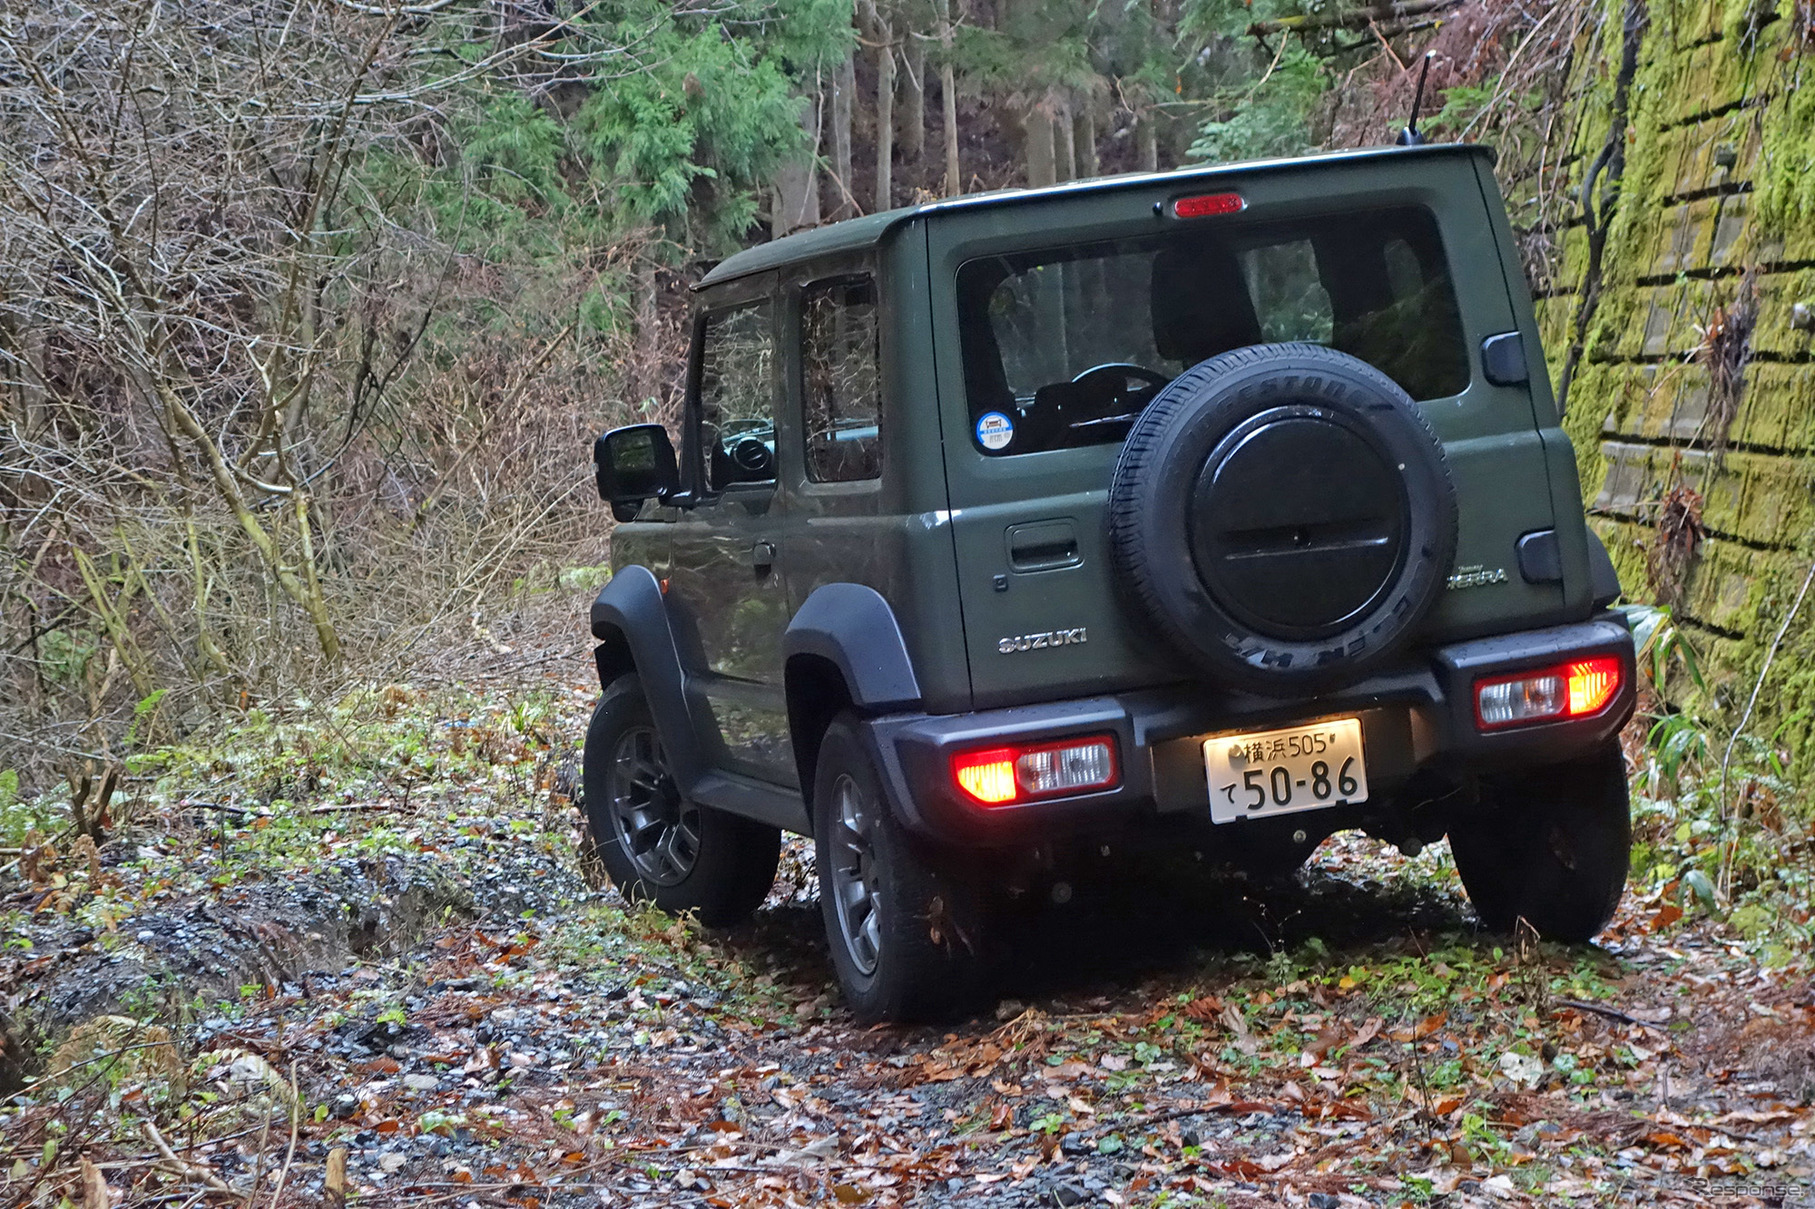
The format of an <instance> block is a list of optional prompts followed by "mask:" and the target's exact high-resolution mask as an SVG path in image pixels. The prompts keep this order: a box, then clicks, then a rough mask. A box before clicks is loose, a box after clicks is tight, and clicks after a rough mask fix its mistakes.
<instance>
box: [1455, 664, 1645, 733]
mask: <svg viewBox="0 0 1815 1209" xmlns="http://www.w3.org/2000/svg"><path fill="white" fill-rule="evenodd" d="M1619 689H1620V661H1619V660H1618V659H1616V658H1614V657H1612V656H1610V655H1603V656H1597V657H1596V658H1593V659H1579V660H1577V661H1576V662H1574V663H1565V664H1562V665H1560V666H1558V667H1550V668H1543V669H1541V670H1538V671H1531V672H1522V673H1520V674H1519V675H1517V676H1503V677H1500V678H1498V679H1495V680H1483V681H1479V682H1478V683H1476V685H1475V725H1476V726H1477V727H1478V728H1479V729H1481V730H1499V729H1500V728H1502V727H1507V726H1524V725H1529V724H1531V723H1534V722H1555V721H1559V720H1561V719H1565V718H1586V717H1590V716H1591V715H1594V714H1598V713H1600V712H1601V711H1602V710H1604V709H1606V708H1607V703H1608V702H1610V701H1612V700H1613V697H1614V694H1615V693H1617V692H1619Z"/></svg>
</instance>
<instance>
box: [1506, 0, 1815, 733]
mask: <svg viewBox="0 0 1815 1209" xmlns="http://www.w3.org/2000/svg"><path fill="white" fill-rule="evenodd" d="M1781 2H1782V4H1783V5H1784V7H1783V8H1782V10H1781V11H1780V10H1779V9H1778V8H1777V7H1775V6H1774V5H1773V3H1772V0H1729V2H1728V3H1725V4H1721V3H1707V2H1706V0H1703V2H1699V3H1677V4H1670V3H1668V2H1666V0H1648V2H1641V0H1613V2H1612V3H1611V4H1610V5H1609V7H1608V11H1607V12H1606V14H1605V20H1604V22H1603V25H1602V28H1601V32H1600V34H1599V35H1598V44H1597V45H1596V46H1593V47H1589V48H1586V51H1587V53H1585V54H1583V55H1582V56H1581V57H1580V58H1579V60H1578V61H1579V62H1580V63H1582V64H1583V65H1584V66H1583V68H1582V69H1580V71H1579V72H1578V74H1580V75H1581V76H1582V83H1581V86H1580V87H1579V88H1577V89H1574V90H1572V92H1573V97H1572V106H1573V108H1574V110H1575V114H1574V119H1575V120H1574V121H1573V122H1572V123H1571V125H1572V130H1571V132H1570V133H1569V135H1568V136H1566V137H1567V139H1568V142H1569V145H1568V146H1566V147H1561V148H1559V149H1558V152H1559V154H1558V161H1559V163H1560V164H1561V167H1560V169H1559V174H1560V176H1561V178H1562V181H1563V184H1562V185H1561V187H1563V188H1566V189H1568V190H1569V193H1570V197H1571V204H1570V205H1569V206H1567V207H1566V212H1567V213H1569V214H1571V215H1572V217H1571V218H1570V220H1569V225H1568V226H1567V228H1566V230H1565V231H1564V233H1563V239H1562V267H1561V270H1560V271H1559V272H1557V273H1555V274H1554V276H1553V281H1554V283H1555V284H1554V287H1553V289H1552V290H1551V291H1550V292H1548V294H1547V296H1545V297H1543V298H1541V299H1540V301H1539V315H1540V321H1541V324H1542V326H1543V330H1544V335H1545V342H1546V347H1547V349H1548V350H1549V354H1550V356H1551V359H1552V371H1553V375H1554V376H1556V377H1557V378H1559V379H1564V378H1567V386H1566V407H1567V414H1566V419H1565V426H1566V427H1567V428H1568V430H1569V433H1570V435H1571V437H1572V438H1573V440H1574V442H1575V445H1576V450H1577V456H1578V457H1579V459H1580V464H1581V470H1582V483H1583V490H1584V498H1585V500H1586V502H1587V504H1588V506H1589V508H1590V512H1591V516H1592V518H1593V523H1594V524H1595V526H1596V528H1597V529H1598V530H1599V531H1600V533H1601V535H1602V537H1603V538H1604V539H1605V540H1606V542H1607V546H1608V549H1609V551H1610V552H1611V553H1612V554H1613V557H1614V562H1615V564H1616V565H1617V566H1618V568H1619V571H1620V578H1621V581H1622V582H1623V583H1624V584H1625V586H1626V589H1627V593H1628V595H1631V596H1635V597H1638V598H1641V599H1662V600H1664V601H1665V602H1666V603H1669V604H1671V605H1672V607H1673V609H1674V610H1675V614H1676V617H1677V619H1678V621H1679V623H1680V624H1681V625H1682V627H1683V630H1684V632H1685V633H1686V634H1687V635H1688V636H1689V638H1690V640H1691V643H1692V644H1693V645H1694V646H1695V647H1696V648H1697V650H1699V651H1700V652H1701V654H1702V656H1703V660H1704V663H1705V664H1706V665H1707V669H1708V671H1709V673H1710V681H1711V683H1710V689H1709V692H1710V695H1711V697H1712V699H1713V704H1715V705H1717V706H1718V707H1719V708H1720V709H1721V710H1722V711H1723V712H1725V713H1727V714H1728V716H1729V720H1732V718H1733V717H1735V716H1736V715H1737V714H1738V712H1739V711H1740V710H1741V709H1742V708H1743V707H1744V703H1745V700H1746V698H1747V697H1748V696H1749V695H1750V694H1751V692H1752V689H1753V685H1754V683H1755V682H1756V681H1757V678H1758V675H1759V672H1760V670H1761V668H1762V667H1763V664H1764V659H1765V652H1766V649H1767V647H1768V646H1769V645H1770V643H1771V642H1772V640H1773V638H1774V637H1775V636H1776V634H1777V632H1778V630H1779V628H1780V627H1781V626H1782V623H1783V620H1784V617H1785V615H1786V613H1787V612H1788V610H1789V609H1790V607H1791V602H1792V601H1793V599H1794V598H1795V596H1796V594H1797V591H1798V589H1799V588H1800V587H1801V586H1802V583H1803V580H1804V577H1805V575H1806V574H1807V572H1808V569H1809V565H1810V559H1811V557H1815V473H1812V472H1815V360H1812V358H1811V348H1812V344H1811V333H1810V332H1809V331H1807V330H1803V329H1804V328H1805V327H1806V326H1807V325H1808V324H1809V323H1810V322H1811V321H1815V40H1812V39H1811V37H1810V31H1809V20H1810V15H1809V8H1808V6H1809V4H1810V0H1797V4H1798V7H1797V8H1796V9H1795V10H1792V9H1790V8H1789V5H1790V3H1791V0H1781ZM1623 38H1624V39H1627V40H1630V41H1631V42H1633V43H1634V44H1635V45H1636V47H1637V52H1638V53H1637V55H1636V58H1635V59H1633V60H1632V65H1633V68H1634V69H1633V70H1632V71H1631V72H1630V78H1629V79H1627V80H1625V81H1622V80H1621V79H1620V75H1621V73H1620V71H1619V64H1620V50H1621V46H1622V39H1623ZM1622 83H1624V84H1625V85H1626V86H1625V87H1624V88H1622V87H1621V85H1622ZM1621 126H1623V127H1624V130H1623V132H1622V131H1621V130H1620V128H1621ZM1553 184H1554V182H1553ZM1584 186H1586V187H1587V188H1586V194H1584ZM1584 196H1585V197H1586V205H1584V204H1583V199H1584ZM1515 200H1516V199H1515ZM1597 234H1599V235H1600V236H1602V238H1601V239H1600V240H1599V241H1598V242H1599V243H1600V246H1599V247H1598V249H1597V247H1596V246H1595V245H1596V243H1597V240H1596V238H1595V237H1596V235H1597ZM1597 252H1598V255H1597ZM1805 709H1807V710H1810V711H1811V712H1812V713H1815V599H1812V600H1810V601H1807V602H1805V603H1804V605H1803V611H1802V612H1801V613H1799V614H1798V615H1797V618H1796V620H1795V622H1794V623H1793V625H1792V627H1791V629H1790V630H1789V632H1788V636H1787V639H1786V642H1785V644H1784V646H1783V649H1782V650H1781V651H1780V652H1779V653H1778V655H1777V657H1776V659H1775V660H1774V661H1773V663H1772V664H1771V670H1770V674H1769V676H1768V678H1767V681H1766V691H1765V692H1764V693H1762V694H1761V696H1760V712H1761V714H1762V717H1763V724H1764V728H1765V733H1767V734H1769V733H1770V732H1771V730H1772V729H1773V728H1774V726H1775V725H1776V723H1778V722H1781V721H1782V720H1784V719H1791V718H1794V717H1795V715H1797V713H1798V712H1799V711H1802V710H1805ZM1754 729H1757V728H1756V727H1755V728H1754ZM1812 731H1815V727H1811V725H1810V724H1809V722H1808V720H1806V719H1805V720H1803V721H1800V722H1792V723H1791V732H1792V733H1793V734H1794V736H1795V737H1796V739H1797V740H1798V742H1797V747H1798V748H1799V750H1801V751H1802V752H1803V753H1804V756H1803V759H1802V762H1804V763H1807V762H1808V761H1809V760H1810V759H1812V758H1815V752H1812V751H1811V744H1810V743H1809V739H1810V737H1811V732H1812Z"/></svg>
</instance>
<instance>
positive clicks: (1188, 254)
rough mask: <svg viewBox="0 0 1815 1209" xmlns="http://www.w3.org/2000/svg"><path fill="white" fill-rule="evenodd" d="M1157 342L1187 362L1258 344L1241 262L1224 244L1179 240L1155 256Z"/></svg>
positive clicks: (1160, 348)
mask: <svg viewBox="0 0 1815 1209" xmlns="http://www.w3.org/2000/svg"><path fill="white" fill-rule="evenodd" d="M1150 305H1151V306H1152V308H1153V346H1154V351H1156V352H1158V353H1159V354H1160V356H1162V357H1167V358H1170V359H1171V360H1174V361H1179V362H1182V363H1183V364H1185V365H1187V366H1191V365H1196V364H1197V363H1198V362H1199V361H1207V360H1209V359H1210V358H1211V357H1214V356H1216V355H1217V354H1218V353H1226V352H1228V351H1229V350H1230V349H1235V348H1244V347H1246V346H1247V345H1250V344H1259V343H1260V340H1261V332H1260V321H1259V320H1258V319H1256V318H1255V317H1254V303H1253V301H1252V300H1251V299H1250V298H1249V297H1248V281H1247V278H1246V277H1244V276H1243V275H1242V268H1241V262H1240V261H1238V260H1236V258H1235V254H1234V253H1233V252H1231V251H1229V249H1227V248H1225V247H1224V246H1223V245H1222V244H1220V243H1213V242H1210V241H1208V240H1205V241H1193V242H1190V243H1185V242H1182V241H1181V242H1178V243H1175V244H1173V245H1172V246H1170V247H1167V248H1164V249H1162V250H1161V251H1160V252H1159V253H1157V254H1156V255H1155V256H1154V258H1153V283H1152V289H1151V291H1150Z"/></svg>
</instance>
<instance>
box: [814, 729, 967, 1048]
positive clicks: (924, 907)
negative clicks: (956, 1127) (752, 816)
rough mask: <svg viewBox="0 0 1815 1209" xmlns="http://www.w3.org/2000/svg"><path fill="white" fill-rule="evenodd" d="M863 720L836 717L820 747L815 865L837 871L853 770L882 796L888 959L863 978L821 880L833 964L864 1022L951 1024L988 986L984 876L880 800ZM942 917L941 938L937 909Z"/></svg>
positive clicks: (879, 853) (880, 850)
mask: <svg viewBox="0 0 1815 1209" xmlns="http://www.w3.org/2000/svg"><path fill="white" fill-rule="evenodd" d="M858 727H859V720H858V718H857V715H855V714H854V713H852V712H851V711H848V710H847V711H845V712H844V713H842V714H840V715H839V716H838V717H837V718H835V719H833V721H832V723H831V725H830V726H829V727H827V729H826V733H825V737H824V739H823V740H822V741H821V743H820V747H819V764H818V767H817V768H816V769H815V776H814V794H813V801H814V809H813V840H814V852H815V858H816V861H815V863H816V865H817V867H818V868H819V869H820V870H821V871H822V873H821V876H822V878H823V877H824V876H825V873H824V871H825V870H826V869H828V868H829V864H828V857H829V845H830V834H829V832H830V828H829V813H830V809H831V805H830V803H831V800H832V787H833V786H834V785H835V784H836V782H837V778H838V775H839V773H840V772H849V773H851V774H852V775H853V777H854V778H855V779H856V780H857V781H858V782H859V787H860V788H862V789H863V790H864V791H865V792H866V793H871V794H873V795H875V799H876V808H877V819H878V823H877V828H878V833H879V834H878V837H877V839H878V840H879V841H880V842H879V843H877V844H875V845H874V846H873V851H874V853H875V856H876V857H877V858H878V861H879V862H885V870H884V876H885V882H884V885H885V890H884V896H883V902H882V904H881V910H882V915H883V921H882V929H883V936H882V954H881V957H880V959H879V961H878V963H877V969H876V972H875V973H874V974H873V975H871V976H869V977H867V978H866V977H865V976H863V975H862V974H861V973H860V972H858V971H857V969H856V966H855V965H854V964H853V963H852V962H851V961H850V960H849V958H848V957H847V956H846V954H845V952H844V941H843V938H842V937H841V935H840V933H839V928H838V918H837V913H836V908H835V907H834V906H833V905H832V900H831V896H830V894H829V893H828V891H827V890H826V888H825V883H824V882H823V881H822V882H821V889H820V912H821V916H822V918H823V920H824V922H825V928H826V941H827V944H828V946H829V947H830V949H831V954H832V965H833V968H834V969H835V971H836V972H837V974H838V980H839V984H840V986H841V988H842V989H843V991H844V995H845V1000H846V1002H847V1003H848V1004H849V1005H850V1008H851V1011H852V1014H853V1015H855V1016H856V1017H857V1019H858V1021H859V1022H860V1023H863V1024H875V1023H883V1022H887V1023H909V1022H939V1021H946V1020H951V1019H953V1018H955V1017H958V1016H961V1015H963V1014H964V1013H966V1012H968V1011H969V1010H971V1009H972V1008H973V1007H974V1006H975V1005H976V1004H977V1002H978V1000H979V997H980V996H981V994H982V993H983V990H984V985H985V972H986V970H987V968H988V961H987V951H988V944H989V932H990V929H989V927H988V919H987V911H986V908H985V904H984V900H983V893H982V888H981V879H980V878H979V876H978V875H977V873H976V871H975V870H974V869H972V868H971V867H970V866H969V863H968V862H967V861H966V860H964V859H963V857H962V855H961V854H958V853H954V852H949V851H945V850H941V849H936V848H933V847H931V846H929V845H927V844H925V843H924V842H922V841H920V840H919V839H918V838H917V837H915V836H913V835H911V834H909V833H908V832H907V830H906V829H905V828H903V827H902V826H901V824H900V823H899V822H898V821H896V819H895V817H894V815H893V813H892V812H891V811H890V810H889V808H888V806H887V804H886V802H884V801H883V800H882V798H881V792H882V789H881V779H880V777H878V776H877V774H876V770H875V768H874V766H873V764H872V762H871V761H870V759H869V757H868V755H867V754H866V749H865V747H864V744H863V740H862V737H861V735H860V734H859V730H858ZM935 903H937V904H938V907H937V909H938V910H939V911H940V912H941V913H942V914H943V919H942V921H940V922H941V923H942V925H943V926H942V928H941V929H940V934H939V935H938V936H937V937H935V934H934V933H935V923H934V921H933V920H932V918H931V915H930V912H931V910H932V909H933V906H932V905H933V904H935Z"/></svg>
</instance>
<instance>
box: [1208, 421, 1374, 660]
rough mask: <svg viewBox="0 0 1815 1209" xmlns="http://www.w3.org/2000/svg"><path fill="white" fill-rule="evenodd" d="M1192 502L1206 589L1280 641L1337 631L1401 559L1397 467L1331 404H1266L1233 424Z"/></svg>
mask: <svg viewBox="0 0 1815 1209" xmlns="http://www.w3.org/2000/svg"><path fill="white" fill-rule="evenodd" d="M1189 508H1190V515H1189V518H1188V519H1189V529H1190V541H1191V553H1192V558H1193V561H1194V563H1195V564H1196V568H1195V569H1196V572H1197V575H1198V578H1199V580H1200V582H1201V583H1202V584H1203V586H1204V588H1205V589H1206V590H1207V591H1208V592H1210V594H1211V595H1212V596H1214V597H1215V598H1216V600H1217V601H1218V603H1220V604H1221V605H1222V606H1223V607H1224V608H1225V609H1227V610H1228V611H1229V612H1230V613H1231V614H1233V615H1234V616H1235V617H1237V618H1239V619H1240V620H1241V621H1242V622H1244V623H1245V624H1247V625H1249V626H1252V627H1253V628H1254V629H1255V630H1256V631H1257V632H1259V633H1263V634H1270V635H1273V636H1276V637H1279V638H1286V639H1297V640H1306V639H1311V640H1314V639H1317V638H1319V637H1323V636H1327V635H1330V634H1334V633H1336V632H1338V631H1340V630H1341V629H1342V628H1343V627H1344V626H1345V625H1346V624H1348V623H1349V622H1351V621H1352V620H1353V619H1354V618H1355V617H1357V616H1359V615H1360V614H1362V613H1364V612H1365V611H1366V610H1367V609H1369V608H1370V607H1372V606H1373V605H1374V604H1375V603H1376V602H1377V601H1378V600H1379V599H1380V597H1381V596H1382V595H1383V594H1384V593H1385V592H1387V591H1388V590H1389V589H1390V588H1391V586H1392V584H1393V582H1394V581H1395V579H1396V578H1397V577H1398V574H1399V570H1400V568H1401V567H1402V566H1403V564H1404V561H1405V553H1406V549H1405V547H1406V540H1405V539H1406V530H1407V529H1408V528H1409V526H1410V500H1409V498H1408V496H1407V492H1406V487H1405V482H1404V478H1403V475H1402V473H1401V471H1400V468H1399V467H1398V466H1397V465H1396V464H1395V463H1394V462H1393V461H1392V459H1391V457H1390V455H1388V453H1387V452H1386V450H1384V449H1383V448H1381V445H1380V442H1379V441H1378V440H1377V439H1376V438H1375V437H1374V435H1373V434H1372V433H1370V432H1368V431H1367V429H1366V428H1365V427H1364V426H1362V425H1360V424H1357V423H1356V422H1355V421H1354V420H1353V419H1351V418H1350V417H1348V416H1346V415H1344V414H1343V413H1341V412H1337V411H1334V410H1331V409H1327V408H1322V407H1316V406H1310V405H1299V406H1286V407H1275V408H1269V409H1267V410H1266V411H1263V412H1261V413H1259V414H1257V415H1254V416H1251V417H1249V418H1248V419H1246V420H1244V421H1243V422H1242V423H1240V424H1238V425H1236V426H1235V428H1234V429H1232V430H1231V431H1230V432H1229V433H1228V435H1227V436H1225V437H1224V438H1223V439H1222V440H1221V441H1219V442H1217V444H1216V446H1215V448H1214V449H1212V450H1211V452H1210V455H1209V457H1207V458H1206V459H1205V460H1204V463H1203V465H1202V467H1201V469H1200V470H1199V472H1198V477H1197V481H1196V483H1195V485H1194V487H1193V489H1192V494H1191V499H1190V504H1189Z"/></svg>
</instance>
